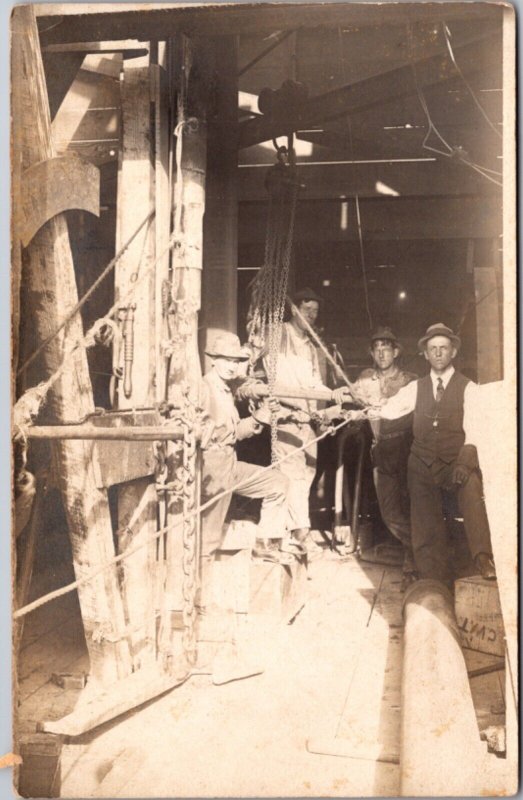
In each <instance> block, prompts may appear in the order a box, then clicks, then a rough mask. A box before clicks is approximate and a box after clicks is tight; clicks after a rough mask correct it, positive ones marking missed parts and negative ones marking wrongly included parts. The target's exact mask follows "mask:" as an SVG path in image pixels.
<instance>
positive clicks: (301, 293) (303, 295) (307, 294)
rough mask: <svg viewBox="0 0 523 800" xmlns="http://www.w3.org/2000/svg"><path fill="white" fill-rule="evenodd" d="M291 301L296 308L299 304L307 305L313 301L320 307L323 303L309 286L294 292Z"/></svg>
mask: <svg viewBox="0 0 523 800" xmlns="http://www.w3.org/2000/svg"><path fill="white" fill-rule="evenodd" d="M291 299H292V302H293V303H294V305H296V306H299V305H300V303H309V302H310V301H311V300H314V302H315V303H319V304H320V305H321V304H322V302H323V301H322V298H321V297H320V296H319V295H317V294H316V292H315V291H314V289H311V288H310V287H309V286H306V287H305V288H304V289H299V290H298V291H297V292H294V294H293V295H292V298H291Z"/></svg>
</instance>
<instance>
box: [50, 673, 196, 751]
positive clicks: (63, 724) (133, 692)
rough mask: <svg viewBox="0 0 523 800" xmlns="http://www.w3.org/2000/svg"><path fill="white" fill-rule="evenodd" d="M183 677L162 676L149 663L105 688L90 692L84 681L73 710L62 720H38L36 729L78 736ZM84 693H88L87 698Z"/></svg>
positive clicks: (150, 697) (184, 674) (159, 692)
mask: <svg viewBox="0 0 523 800" xmlns="http://www.w3.org/2000/svg"><path fill="white" fill-rule="evenodd" d="M186 679H187V673H183V672H180V673H179V674H177V675H164V674H162V673H161V672H159V671H158V669H157V667H156V665H155V664H150V665H148V666H147V667H142V668H141V669H139V670H138V671H137V672H135V673H133V674H132V675H129V676H128V677H127V678H123V679H122V680H121V681H119V682H118V683H117V684H115V685H114V686H112V687H111V688H110V689H109V690H107V691H102V692H100V691H98V692H96V693H90V692H89V684H88V686H87V689H86V690H85V692H84V694H83V695H82V702H81V703H79V704H78V705H77V707H76V708H75V709H74V711H72V712H71V713H70V714H68V715H67V716H66V717H62V719H59V720H53V721H51V720H48V721H46V722H42V723H41V725H39V730H40V731H41V732H42V733H57V734H60V735H63V736H80V735H81V734H82V733H85V732H86V731H90V730H92V729H93V728H96V727H98V726H99V725H102V724H103V723H104V722H107V721H108V720H111V719H114V718H115V717H117V716H120V715H121V714H125V712H126V711H130V710H131V709H132V708H136V707H137V706H140V705H143V703H146V702H147V701H148V700H152V699H153V698H154V697H158V695H160V694H163V693H164V692H168V691H169V690H170V689H173V688H174V687H175V686H177V685H179V684H180V683H183V682H184V681H185V680H186ZM88 694H90V697H89V698H88V697H87V695H88Z"/></svg>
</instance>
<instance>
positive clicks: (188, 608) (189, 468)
mask: <svg viewBox="0 0 523 800" xmlns="http://www.w3.org/2000/svg"><path fill="white" fill-rule="evenodd" d="M184 398H185V409H184V414H183V418H182V419H183V429H184V435H183V456H182V473H183V477H182V481H183V534H182V535H183V558H182V561H183V564H182V565H183V586H182V592H183V612H182V616H183V624H184V631H183V636H182V642H183V648H184V652H185V656H186V658H187V662H188V663H189V665H190V666H191V667H192V666H194V664H195V663H196V657H197V641H196V609H195V599H196V589H197V581H198V558H197V555H198V548H197V544H198V543H197V524H196V515H195V514H194V509H195V508H196V487H197V483H196V438H195V435H194V432H193V431H194V422H195V419H196V410H195V408H194V406H193V405H192V403H190V401H189V398H188V392H187V391H186V392H185V394H184Z"/></svg>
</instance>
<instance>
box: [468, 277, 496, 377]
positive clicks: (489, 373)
mask: <svg viewBox="0 0 523 800" xmlns="http://www.w3.org/2000/svg"><path fill="white" fill-rule="evenodd" d="M474 293H475V301H476V331H477V347H478V350H477V352H478V356H477V358H478V383H490V382H491V381H498V380H500V378H501V354H502V348H501V341H500V334H501V327H500V320H499V293H498V277H497V273H496V270H495V269H494V268H492V267H474Z"/></svg>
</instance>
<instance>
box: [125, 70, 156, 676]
mask: <svg viewBox="0 0 523 800" xmlns="http://www.w3.org/2000/svg"><path fill="white" fill-rule="evenodd" d="M161 87H162V76H161V68H160V67H158V66H151V65H149V64H148V63H147V64H145V65H144V64H143V63H142V62H136V61H133V62H129V63H125V64H124V71H123V82H122V128H123V145H122V154H121V161H120V165H119V173H118V216H117V219H118V222H117V235H116V238H117V248H118V247H121V245H122V244H123V242H124V241H125V240H126V239H127V238H128V237H129V236H130V235H131V234H132V232H133V231H134V230H135V229H136V227H137V226H138V225H139V224H140V222H141V221H142V220H143V219H144V218H145V217H146V216H147V215H148V214H149V213H150V212H151V211H153V210H155V209H156V216H155V218H154V220H153V221H151V223H150V224H149V225H148V226H146V227H145V228H144V229H143V231H142V232H141V234H140V235H139V236H138V237H137V238H136V240H135V241H134V242H133V244H132V245H131V247H130V248H129V249H128V251H127V252H126V253H125V254H124V256H123V257H122V259H121V260H120V261H119V262H118V264H117V267H116V270H115V285H116V292H117V296H118V295H120V296H123V295H126V294H127V293H128V292H129V290H130V289H131V288H132V285H133V282H134V281H135V280H136V276H137V275H138V276H139V277H140V289H139V291H137V292H136V294H135V296H133V298H132V300H131V301H127V300H126V303H128V302H132V303H135V304H136V308H135V310H134V324H133V328H134V331H133V332H134V353H133V362H132V371H131V373H130V381H128V382H127V384H126V383H125V381H124V380H120V381H119V382H118V406H119V408H134V407H138V406H140V405H142V406H149V405H150V404H151V403H152V402H154V401H155V400H158V399H160V397H159V393H160V392H161V386H162V384H163V380H164V375H163V372H162V367H161V362H162V357H161V353H160V346H159V326H160V324H161V283H162V280H163V279H164V278H166V277H167V274H168V263H169V257H168V254H166V255H165V256H164V258H163V259H162V260H161V262H160V263H159V264H158V265H157V266H155V268H154V269H152V266H153V264H154V262H155V259H156V256H157V255H159V254H160V252H162V250H163V248H164V247H165V244H166V243H167V240H168V234H169V208H168V201H169V196H168V183H167V175H166V171H167V163H166V153H165V136H166V132H164V131H162V129H161V125H162V123H164V120H165V115H164V113H162V105H163V104H164V102H165V92H164V93H163V100H162V89H161ZM151 112H152V113H151ZM153 120H154V124H152V121H153ZM162 142H163V152H159V149H158V148H159V144H160V143H162ZM166 204H167V207H166ZM159 248H161V249H159ZM147 270H149V271H150V274H149V275H148V276H147V277H145V278H144V279H142V276H143V275H144V273H145V272H146V271H147ZM121 313H122V315H125V313H126V311H125V310H124V309H122V312H121ZM156 508H157V497H156V491H155V488H154V484H153V483H152V481H151V479H150V478H141V479H138V480H135V481H133V482H132V483H129V484H126V485H122V486H121V487H120V488H119V490H118V527H119V530H120V531H121V532H122V536H121V538H120V540H119V547H120V550H121V551H122V552H123V551H124V550H125V549H127V548H129V547H132V546H135V545H136V544H138V543H139V542H140V541H142V540H143V539H144V538H148V537H149V536H151V535H152V534H154V532H155V530H156V527H157V514H156ZM156 552H157V544H156V542H153V543H151V544H150V545H148V546H147V547H144V548H142V549H141V550H140V551H139V552H137V553H135V554H134V555H132V556H130V557H129V558H127V559H125V561H124V562H123V563H122V577H123V590H124V597H125V607H126V613H127V618H128V621H129V623H130V625H131V628H132V631H133V632H132V634H131V635H132V645H133V652H132V655H133V666H134V669H137V668H139V667H140V666H142V665H143V664H144V663H146V662H151V661H153V660H154V659H155V657H156V611H155V593H154V584H155V579H156V575H157V566H158V564H157V557H156Z"/></svg>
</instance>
